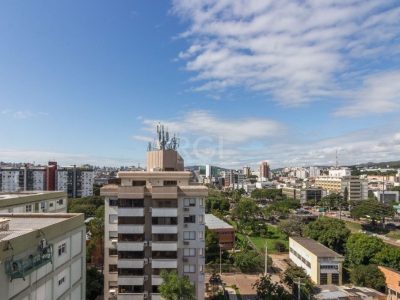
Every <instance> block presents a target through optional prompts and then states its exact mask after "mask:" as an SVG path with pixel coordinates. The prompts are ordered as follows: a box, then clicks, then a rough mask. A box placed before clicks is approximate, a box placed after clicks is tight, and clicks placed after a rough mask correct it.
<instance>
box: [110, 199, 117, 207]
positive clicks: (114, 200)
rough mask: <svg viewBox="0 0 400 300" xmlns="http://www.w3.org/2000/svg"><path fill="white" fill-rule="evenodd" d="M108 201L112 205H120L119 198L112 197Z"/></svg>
mask: <svg viewBox="0 0 400 300" xmlns="http://www.w3.org/2000/svg"><path fill="white" fill-rule="evenodd" d="M108 203H109V205H110V206H118V199H110V200H109V202H108Z"/></svg>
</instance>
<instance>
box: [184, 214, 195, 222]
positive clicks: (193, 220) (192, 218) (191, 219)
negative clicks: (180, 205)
mask: <svg viewBox="0 0 400 300" xmlns="http://www.w3.org/2000/svg"><path fill="white" fill-rule="evenodd" d="M183 223H196V216H195V215H190V216H184V217H183Z"/></svg>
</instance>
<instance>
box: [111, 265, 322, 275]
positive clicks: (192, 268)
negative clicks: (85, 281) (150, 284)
mask: <svg viewBox="0 0 400 300" xmlns="http://www.w3.org/2000/svg"><path fill="white" fill-rule="evenodd" d="M108 272H109V273H118V275H121V276H143V275H144V270H143V268H138V269H133V268H119V269H118V266H117V265H115V264H110V265H108ZM183 272H184V273H196V265H195V264H184V265H183ZM199 272H200V273H203V272H204V266H203V265H199ZM160 274H161V269H153V275H160ZM321 275H322V274H321Z"/></svg>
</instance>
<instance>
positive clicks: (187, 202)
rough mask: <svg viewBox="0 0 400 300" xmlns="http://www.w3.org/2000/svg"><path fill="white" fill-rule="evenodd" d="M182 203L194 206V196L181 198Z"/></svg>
mask: <svg viewBox="0 0 400 300" xmlns="http://www.w3.org/2000/svg"><path fill="white" fill-rule="evenodd" d="M183 205H184V206H185V207H189V206H192V207H193V206H196V198H185V199H184V200H183Z"/></svg>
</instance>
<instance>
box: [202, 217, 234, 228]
mask: <svg viewBox="0 0 400 300" xmlns="http://www.w3.org/2000/svg"><path fill="white" fill-rule="evenodd" d="M205 222H206V226H207V227H208V229H233V227H232V226H231V225H229V224H228V223H226V222H225V221H223V220H221V219H219V218H217V217H216V216H214V215H212V214H206V218H205Z"/></svg>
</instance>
